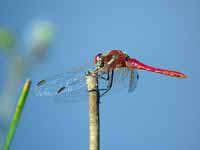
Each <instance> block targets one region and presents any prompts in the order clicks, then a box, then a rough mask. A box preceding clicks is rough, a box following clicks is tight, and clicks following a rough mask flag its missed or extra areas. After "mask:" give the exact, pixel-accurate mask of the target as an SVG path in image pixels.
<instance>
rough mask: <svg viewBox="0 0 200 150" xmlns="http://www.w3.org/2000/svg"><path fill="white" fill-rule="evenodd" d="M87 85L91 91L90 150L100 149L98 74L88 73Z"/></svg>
mask: <svg viewBox="0 0 200 150" xmlns="http://www.w3.org/2000/svg"><path fill="white" fill-rule="evenodd" d="M86 79H87V85H88V91H89V118H90V119H89V120H90V123H89V130H90V135H89V136H90V137H89V140H90V141H89V142H90V143H89V144H90V145H89V150H99V148H100V145H99V141H100V136H99V92H98V80H97V77H96V76H93V75H87V76H86Z"/></svg>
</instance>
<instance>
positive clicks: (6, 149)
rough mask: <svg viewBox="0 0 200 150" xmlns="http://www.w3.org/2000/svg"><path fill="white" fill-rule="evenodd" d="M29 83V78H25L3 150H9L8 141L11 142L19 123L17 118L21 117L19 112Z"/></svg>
mask: <svg viewBox="0 0 200 150" xmlns="http://www.w3.org/2000/svg"><path fill="white" fill-rule="evenodd" d="M30 85H31V81H30V80H27V81H26V82H25V84H24V88H23V90H22V92H21V95H20V97H19V100H18V104H17V106H16V110H15V113H14V115H13V118H12V121H11V124H10V128H9V130H8V134H7V137H6V140H5V143H4V146H3V147H4V150H9V146H10V143H11V142H12V139H13V137H14V134H15V130H16V128H17V125H18V123H19V119H20V117H21V113H22V110H23V107H24V104H25V101H26V98H27V95H28V92H29V89H30Z"/></svg>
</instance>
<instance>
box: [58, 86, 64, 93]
mask: <svg viewBox="0 0 200 150" xmlns="http://www.w3.org/2000/svg"><path fill="white" fill-rule="evenodd" d="M64 89H66V87H65V86H63V87H61V88H60V89H59V90H58V91H57V93H58V94H59V93H60V92H62V91H63V90H64Z"/></svg>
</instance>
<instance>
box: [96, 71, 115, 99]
mask: <svg viewBox="0 0 200 150" xmlns="http://www.w3.org/2000/svg"><path fill="white" fill-rule="evenodd" d="M113 74H114V71H113V70H111V71H108V79H107V80H108V84H107V88H106V89H99V91H104V92H103V93H102V94H101V95H100V96H103V95H105V94H106V93H107V92H108V91H110V89H111V87H112V83H113Z"/></svg>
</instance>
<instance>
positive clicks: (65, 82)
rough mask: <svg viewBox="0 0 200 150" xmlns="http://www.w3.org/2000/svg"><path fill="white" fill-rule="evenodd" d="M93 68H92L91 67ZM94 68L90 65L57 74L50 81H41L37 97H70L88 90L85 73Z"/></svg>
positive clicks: (38, 84) (37, 89) (37, 87)
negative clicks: (82, 90) (83, 89)
mask: <svg viewBox="0 0 200 150" xmlns="http://www.w3.org/2000/svg"><path fill="white" fill-rule="evenodd" d="M91 66H92V67H91ZM91 68H94V66H93V65H92V64H91V63H90V64H87V65H83V66H81V67H79V68H76V69H71V70H70V71H65V72H63V73H61V74H57V75H55V76H53V77H51V78H49V79H44V80H41V81H39V82H38V83H37V85H36V90H35V91H36V95H39V96H56V95H66V96H69V95H70V94H71V93H75V91H77V92H78V91H79V90H80V89H82V88H85V89H86V81H85V73H86V72H87V71H88V70H90V69H91Z"/></svg>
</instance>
